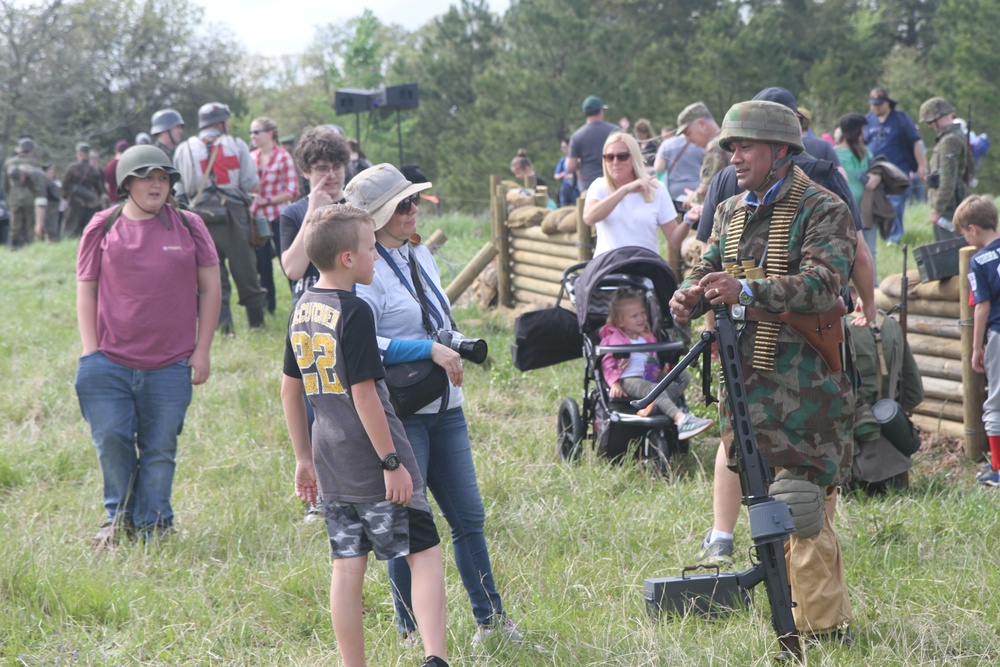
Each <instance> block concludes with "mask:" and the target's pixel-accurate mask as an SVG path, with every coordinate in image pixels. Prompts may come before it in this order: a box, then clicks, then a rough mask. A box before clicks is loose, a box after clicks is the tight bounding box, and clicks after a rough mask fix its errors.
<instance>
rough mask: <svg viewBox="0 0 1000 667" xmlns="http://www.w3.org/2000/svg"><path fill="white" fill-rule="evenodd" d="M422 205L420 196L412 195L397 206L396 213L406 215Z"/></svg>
mask: <svg viewBox="0 0 1000 667" xmlns="http://www.w3.org/2000/svg"><path fill="white" fill-rule="evenodd" d="M418 204H420V194H419V193H417V194H412V195H410V196H409V197H407V198H406V199H403V200H402V201H400V202H399V203H398V204H396V213H399V214H400V215H405V214H407V213H409V212H410V211H411V210H412V209H413V207H414V206H417V205H418Z"/></svg>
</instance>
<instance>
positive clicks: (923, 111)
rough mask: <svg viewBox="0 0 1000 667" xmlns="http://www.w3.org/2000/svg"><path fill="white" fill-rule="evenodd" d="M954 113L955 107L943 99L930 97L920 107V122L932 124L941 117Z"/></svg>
mask: <svg viewBox="0 0 1000 667" xmlns="http://www.w3.org/2000/svg"><path fill="white" fill-rule="evenodd" d="M954 112H955V107H953V106H952V105H951V103H950V102H949V101H948V100H946V99H944V98H943V97H932V98H930V99H929V100H927V101H926V102H924V103H923V104H921V105H920V122H921V123H933V122H934V121H936V120H937V119H938V118H940V117H941V116H947V115H948V114H950V113H954Z"/></svg>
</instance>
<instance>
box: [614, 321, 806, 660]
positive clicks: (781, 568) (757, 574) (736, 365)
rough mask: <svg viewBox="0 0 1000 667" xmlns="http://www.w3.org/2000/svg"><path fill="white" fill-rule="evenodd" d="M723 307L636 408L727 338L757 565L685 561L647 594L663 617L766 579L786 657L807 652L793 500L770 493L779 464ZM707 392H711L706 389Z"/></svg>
mask: <svg viewBox="0 0 1000 667" xmlns="http://www.w3.org/2000/svg"><path fill="white" fill-rule="evenodd" d="M713 310H714V311H715V327H716V330H715V331H706V332H704V333H702V334H701V339H700V340H699V341H698V342H697V343H696V344H695V345H694V347H692V348H691V350H690V351H689V352H688V353H687V354H686V355H685V356H684V358H683V359H681V360H680V362H678V364H677V365H676V366H675V367H674V368H673V369H672V370H671V371H670V373H668V374H667V375H666V376H665V377H664V378H663V379H662V380H660V382H659V383H657V385H656V387H654V388H653V390H652V391H651V392H650V393H649V395H647V396H646V397H644V398H642V399H639V400H636V401H632V406H633V407H635V408H639V409H641V408H644V407H646V406H647V405H649V404H650V403H652V402H653V401H654V400H655V399H656V397H657V396H658V395H659V394H660V393H661V392H662V391H664V390H665V389H666V388H667V386H668V385H669V384H670V383H671V382H673V381H674V380H675V379H676V378H677V377H678V376H679V375H680V374H681V373H682V372H683V371H684V369H685V368H687V367H688V366H689V365H691V363H692V362H694V361H695V360H696V359H697V358H698V355H702V354H703V355H705V359H706V363H705V366H706V367H707V366H708V361H707V359H708V351H709V350H710V348H711V345H712V343H713V342H715V341H718V343H719V356H720V359H721V362H722V379H723V382H724V383H725V387H726V393H727V394H728V396H729V407H730V410H731V412H732V420H733V424H732V426H733V432H734V435H735V443H734V444H735V449H736V462H737V467H738V471H739V476H740V487H741V488H742V490H743V504H744V505H746V506H747V509H748V511H749V514H750V537H751V538H752V539H753V549H752V553H753V554H754V556H755V561H754V563H753V566H752V567H750V568H749V569H747V570H743V571H742V572H718V568H716V574H714V575H697V576H693V577H691V576H686V573H687V572H688V571H689V570H690V569H692V568H685V570H684V573H683V574H682V575H681V576H680V577H666V578H657V579H646V581H645V583H644V586H643V596H644V597H645V599H646V605H647V608H648V610H649V611H650V613H651V614H652V615H653V616H654V617H657V616H658V615H659V612H660V611H661V610H663V609H664V608H666V609H667V610H668V611H673V612H678V613H684V612H686V611H688V610H690V609H691V608H692V607H693V608H694V609H696V610H699V611H701V612H702V613H705V614H708V615H711V614H713V613H718V612H719V611H720V610H721V609H725V608H726V607H732V606H733V604H732V603H733V602H738V601H739V600H744V601H748V600H749V597H750V591H751V590H752V589H753V588H754V587H755V586H757V585H758V584H764V589H765V590H766V591H767V599H768V602H769V603H770V605H771V625H772V626H773V627H774V631H775V632H776V633H777V635H778V642H779V644H780V645H781V652H780V653H779V654H778V656H777V659H778V660H779V661H788V660H799V659H801V657H802V649H801V646H800V644H799V634H798V631H797V630H796V628H795V620H794V618H793V617H792V607H793V606H794V605H795V603H794V602H792V594H791V586H790V585H789V583H788V570H787V567H786V565H785V554H784V547H783V542H784V541H785V540H787V539H788V536H789V534H790V533H791V532H792V531H794V530H795V526H794V524H793V523H792V517H791V514H790V512H789V510H788V505H786V504H785V502H784V501H781V500H775V499H774V498H772V497H771V496H770V495H768V488H769V487H770V486H771V482H772V481H773V477H772V475H771V468H770V466H769V465H768V463H767V459H766V458H765V457H764V454H763V452H761V451H760V449H758V447H757V441H756V439H755V438H754V434H753V428H752V424H751V422H750V411H749V403H748V401H747V397H746V391H745V389H746V387H745V385H744V383H743V370H742V366H741V365H740V356H739V350H738V348H737V346H736V344H737V337H736V326H735V324H734V323H733V319H732V316H731V315H730V312H729V309H728V307H726V306H724V305H720V306H715V307H713ZM707 375H708V372H706V371H703V373H702V382H703V384H704V383H706V382H708V380H707V377H706V376H707ZM705 395H706V396H708V395H709V394H708V393H707V392H706V393H705Z"/></svg>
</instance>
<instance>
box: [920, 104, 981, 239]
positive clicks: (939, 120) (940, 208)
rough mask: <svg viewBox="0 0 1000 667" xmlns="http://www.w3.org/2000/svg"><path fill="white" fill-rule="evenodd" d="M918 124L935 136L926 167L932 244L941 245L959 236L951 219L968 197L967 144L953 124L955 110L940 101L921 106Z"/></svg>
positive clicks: (958, 127) (959, 130)
mask: <svg viewBox="0 0 1000 667" xmlns="http://www.w3.org/2000/svg"><path fill="white" fill-rule="evenodd" d="M920 122H921V123H927V125H929V126H930V128H931V129H932V130H934V133H935V138H934V152H933V153H932V154H931V159H930V162H929V164H928V166H927V172H928V173H927V201H928V202H929V203H930V205H931V222H932V223H934V240H935V241H944V240H946V239H951V238H955V237H957V236H959V234H958V233H957V232H956V231H955V226H954V225H953V224H952V221H951V219H952V217H953V216H954V215H955V209H956V208H958V205H959V204H960V203H961V202H962V200H963V199H965V195H966V194H968V183H969V153H968V142H967V141H966V138H965V135H964V134H962V129H961V127H960V126H959V124H958V123H956V122H955V107H953V106H952V105H951V103H950V102H948V100H946V99H944V98H943V97H932V98H930V99H929V100H927V101H926V102H924V103H923V104H921V105H920Z"/></svg>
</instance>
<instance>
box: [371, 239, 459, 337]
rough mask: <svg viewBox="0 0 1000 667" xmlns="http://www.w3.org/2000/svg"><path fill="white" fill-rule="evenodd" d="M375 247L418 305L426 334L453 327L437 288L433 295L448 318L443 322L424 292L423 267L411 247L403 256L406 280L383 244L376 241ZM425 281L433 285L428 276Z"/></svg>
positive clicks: (430, 334) (449, 313) (448, 312)
mask: <svg viewBox="0 0 1000 667" xmlns="http://www.w3.org/2000/svg"><path fill="white" fill-rule="evenodd" d="M375 248H376V249H377V250H378V254H379V255H381V257H382V259H384V260H385V261H386V263H387V264H388V265H389V266H390V267H391V268H392V271H393V273H395V274H396V277H397V278H399V282H401V283H403V286H404V287H406V290H407V291H408V292H409V293H410V295H411V296H412V297H413V298H414V299H415V300H416V302H417V305H419V306H420V316H421V319H422V320H423V324H424V329H425V330H426V331H427V334H428V335H429V336H432V337H433V335H434V332H436V331H438V330H439V329H444V328H446V327H448V326H449V325H450V326H451V327H452V328H454V321H453V320H452V318H451V312H450V311H449V310H448V307H447V306H446V305H445V304H446V302H445V301H444V300H443V299H442V297H441V296H440V293H438V291H437V289H435V290H434V292H435V295H437V297H438V301H439V303H441V304H442V306H443V307H444V309H445V315H446V316H447V318H448V322H445V319H444V317H442V315H441V313H440V312H439V311H438V309H437V308H434V307H433V306H432V305H431V304H430V302H429V301H428V299H427V294H426V293H425V292H424V286H423V281H421V280H420V273H424V271H423V268H422V267H420V266H419V262H418V261H417V256H416V254H415V253H414V252H413V249H412V248H408V250H409V251H410V252H409V257H404V261H406V264H407V266H408V267H409V269H410V280H407V279H406V276H405V275H404V274H403V272H402V271H401V270H400V268H399V265H398V264H397V263H396V260H395V259H394V258H393V256H392V255H391V254H390V253H389V251H388V250H387V249H386V248H385V246H383V245H382V244H381V243H376V244H375ZM418 271H419V273H418ZM426 275H427V274H426V273H424V276H425V278H426ZM427 282H428V284H430V285H431V286H432V287H433V282H432V281H431V280H430V279H429V278H427ZM432 318H433V321H432ZM435 325H437V326H435Z"/></svg>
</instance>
